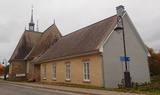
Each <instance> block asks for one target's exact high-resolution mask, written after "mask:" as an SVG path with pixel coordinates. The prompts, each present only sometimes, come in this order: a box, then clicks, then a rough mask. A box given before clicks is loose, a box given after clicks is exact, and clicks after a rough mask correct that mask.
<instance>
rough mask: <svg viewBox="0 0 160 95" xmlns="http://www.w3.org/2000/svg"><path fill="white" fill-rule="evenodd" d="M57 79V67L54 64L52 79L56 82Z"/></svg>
mask: <svg viewBox="0 0 160 95" xmlns="http://www.w3.org/2000/svg"><path fill="white" fill-rule="evenodd" d="M56 78H57V65H56V64H55V63H54V64H52V79H53V80H56Z"/></svg>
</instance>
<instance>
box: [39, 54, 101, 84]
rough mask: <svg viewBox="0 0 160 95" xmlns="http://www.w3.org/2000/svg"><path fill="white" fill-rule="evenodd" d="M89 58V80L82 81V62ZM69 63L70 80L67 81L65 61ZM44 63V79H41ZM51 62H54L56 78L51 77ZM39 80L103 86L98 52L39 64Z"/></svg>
mask: <svg viewBox="0 0 160 95" xmlns="http://www.w3.org/2000/svg"><path fill="white" fill-rule="evenodd" d="M85 60H89V62H90V65H89V66H90V67H89V69H90V82H88V83H87V82H84V81H83V62H84V61H85ZM68 62H69V63H70V68H71V71H70V72H71V76H70V77H71V78H70V79H71V80H70V82H67V81H66V80H65V79H66V75H65V74H66V63H68ZM45 64H46V66H47V67H46V68H47V69H46V72H47V76H46V79H43V75H42V74H43V66H44V65H45ZM52 64H56V80H53V79H52ZM41 81H42V82H65V83H72V84H83V85H92V86H101V87H102V86H103V78H102V62H101V56H100V55H99V54H96V55H90V56H85V57H76V58H72V59H67V60H59V61H52V62H48V63H42V64H41Z"/></svg>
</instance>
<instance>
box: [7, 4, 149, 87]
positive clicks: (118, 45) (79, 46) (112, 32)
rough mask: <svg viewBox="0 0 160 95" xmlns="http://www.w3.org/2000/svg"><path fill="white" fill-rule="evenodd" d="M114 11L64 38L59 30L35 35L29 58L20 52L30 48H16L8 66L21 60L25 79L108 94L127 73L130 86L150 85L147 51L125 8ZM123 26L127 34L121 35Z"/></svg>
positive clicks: (19, 68) (53, 29) (54, 27)
mask: <svg viewBox="0 0 160 95" xmlns="http://www.w3.org/2000/svg"><path fill="white" fill-rule="evenodd" d="M116 9H117V14H116V15H113V16H111V17H108V18H106V19H104V20H102V21H99V22H97V23H94V24H92V25H89V26H87V27H84V28H82V29H79V30H77V31H75V32H72V33H70V34H68V35H65V36H61V33H60V32H59V31H58V28H57V27H56V25H55V24H54V25H52V26H51V27H49V28H48V29H47V30H46V31H45V32H43V33H37V34H38V35H40V37H39V36H38V37H37V40H36V39H35V40H36V41H34V39H32V38H31V39H30V38H29V40H30V43H33V42H35V44H34V43H33V44H31V45H29V46H30V47H32V48H29V49H26V51H27V52H26V51H23V50H22V51H20V50H21V49H24V47H25V48H26V47H27V44H25V46H21V47H19V44H18V45H17V47H19V49H15V52H14V53H13V55H12V57H11V60H10V62H11V68H12V69H13V68H14V66H13V64H15V63H16V64H18V62H19V61H22V60H23V62H24V63H19V64H21V65H22V64H25V65H24V68H23V70H21V69H22V68H21V67H23V66H21V67H20V66H19V67H17V68H16V70H20V71H23V73H24V74H26V75H27V77H25V78H27V79H31V80H40V81H41V82H51V83H52V82H56V83H69V84H81V85H90V86H98V87H106V88H117V87H118V85H119V84H121V83H122V82H123V80H124V72H125V71H126V68H127V71H128V72H129V73H130V78H131V81H132V82H135V83H145V82H150V74H149V67H148V59H147V55H148V50H147V48H146V46H145V45H144V42H143V41H142V39H141V37H140V36H139V34H138V32H137V30H136V28H135V26H134V25H133V23H132V21H131V19H130V17H129V15H128V13H127V12H126V11H125V9H124V7H123V6H118V7H117V8H116ZM119 17H121V18H122V19H121V18H119ZM119 26H123V27H121V28H123V29H118V28H119ZM122 30H124V32H123V31H122ZM25 33H30V32H28V31H26V32H25ZM32 34H35V33H32ZM32 34H31V35H32ZM124 34H125V36H124ZM23 35H24V34H23ZM123 38H124V39H125V41H124V39H123ZM21 39H22V38H21ZM32 40H33V41H32ZM25 41H26V40H25ZM124 42H125V43H124ZM19 43H20V42H19ZM22 43H23V42H21V44H22ZM30 43H29V44H30ZM124 44H125V49H124ZM16 51H19V53H18V52H16ZM124 51H125V54H126V55H125V56H124ZM21 53H22V55H23V54H26V55H23V58H22V60H18V59H20V58H17V57H14V55H16V54H17V55H18V54H20V55H21ZM22 55H21V56H22ZM16 58H17V59H16ZM24 60H25V61H24ZM124 60H125V62H126V63H125V62H124ZM15 67H16V66H15ZM14 71H15V70H11V72H10V74H11V75H13V72H14Z"/></svg>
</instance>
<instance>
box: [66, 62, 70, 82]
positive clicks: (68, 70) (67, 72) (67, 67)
mask: <svg viewBox="0 0 160 95" xmlns="http://www.w3.org/2000/svg"><path fill="white" fill-rule="evenodd" d="M70 76H71V75H70V64H69V63H67V64H66V80H70Z"/></svg>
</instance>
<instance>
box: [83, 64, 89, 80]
mask: <svg viewBox="0 0 160 95" xmlns="http://www.w3.org/2000/svg"><path fill="white" fill-rule="evenodd" d="M89 73H90V72H89V62H84V63H83V80H84V81H90V74H89Z"/></svg>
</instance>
